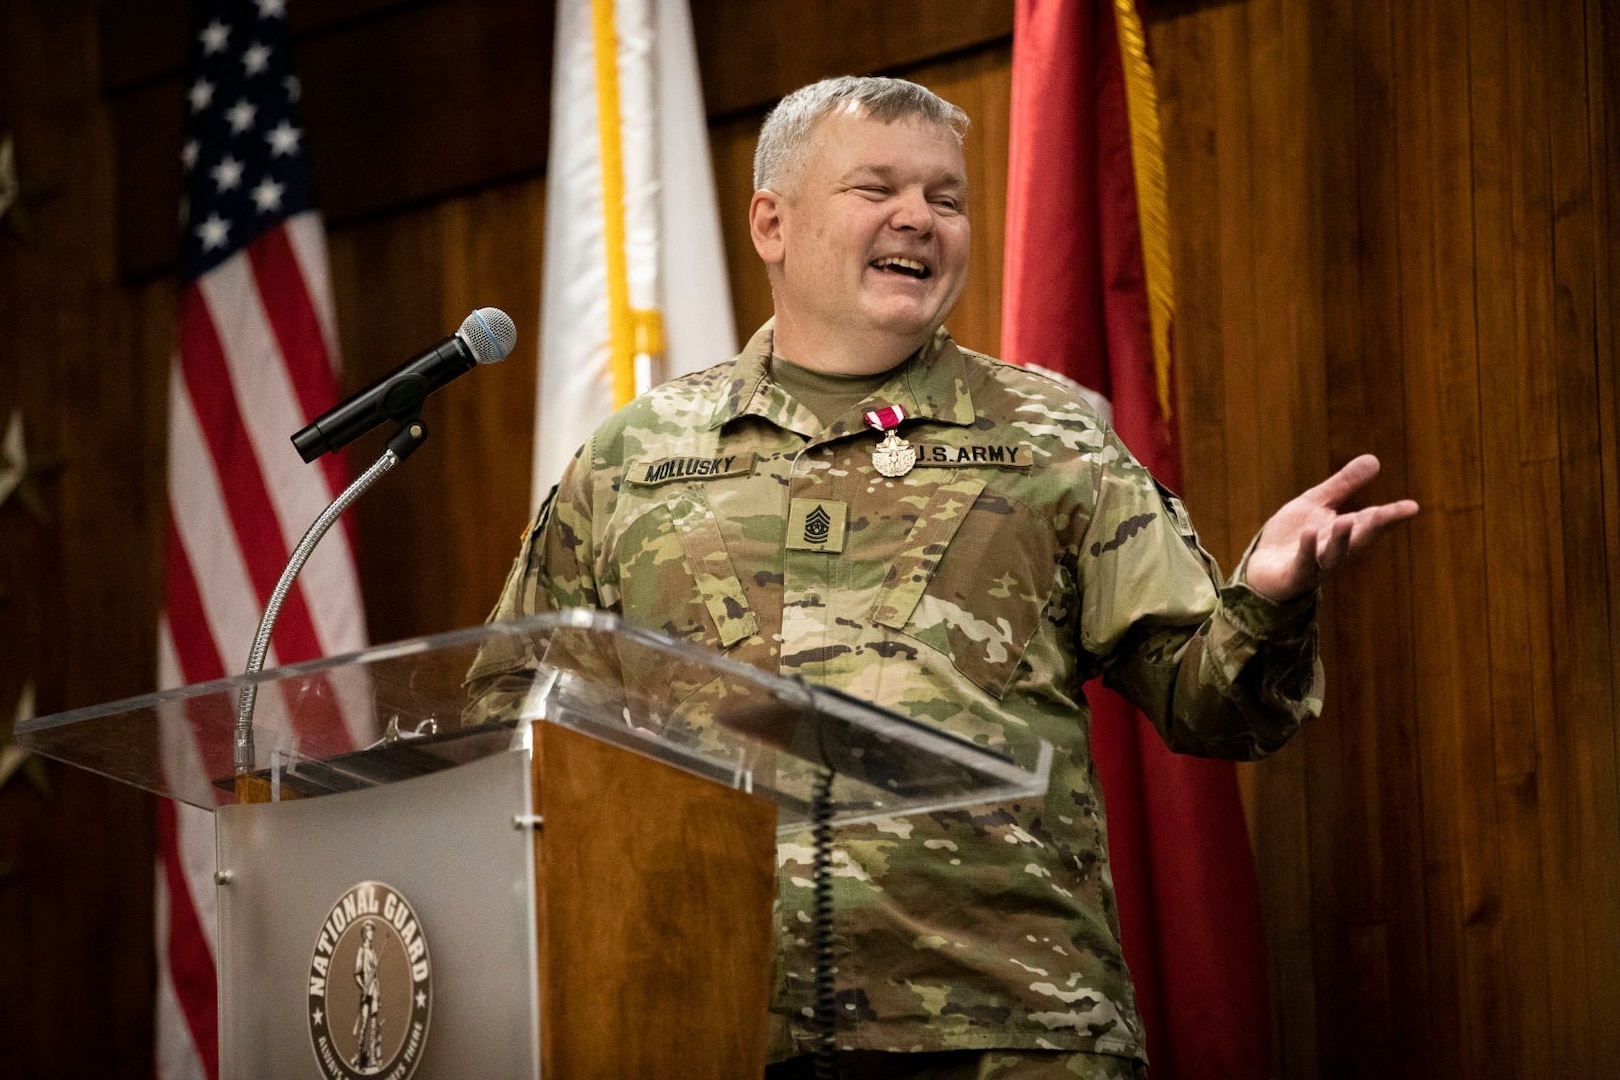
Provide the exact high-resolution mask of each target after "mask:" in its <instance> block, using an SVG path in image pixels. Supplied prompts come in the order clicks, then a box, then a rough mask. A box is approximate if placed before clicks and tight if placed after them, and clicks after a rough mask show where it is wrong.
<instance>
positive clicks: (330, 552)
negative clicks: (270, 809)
mask: <svg viewBox="0 0 1620 1080" xmlns="http://www.w3.org/2000/svg"><path fill="white" fill-rule="evenodd" d="M194 16H195V17H194V23H195V25H194V28H193V37H192V40H191V47H190V56H191V58H190V66H189V68H188V75H187V85H186V111H187V122H186V141H185V148H184V151H183V155H182V156H183V161H184V165H185V195H184V198H183V200H182V212H181V223H182V229H183V236H182V241H181V256H180V291H179V318H178V325H177V328H176V335H175V337H176V342H177V345H176V349H175V354H174V359H173V364H172V366H171V369H170V375H169V402H170V404H169V409H170V413H169V474H168V488H169V515H170V516H169V530H168V536H169V539H168V567H167V575H168V581H167V593H166V612H165V614H164V616H163V617H162V618H161V620H160V624H159V677H160V679H161V680H162V683H163V685H164V686H177V685H180V684H182V683H195V682H201V681H204V680H208V679H216V678H221V677H224V676H226V675H231V674H236V673H239V672H240V671H241V670H242V668H243V667H244V666H245V664H246V662H247V656H248V651H249V648H250V647H251V645H252V642H253V637H254V632H255V629H256V627H257V624H258V619H259V615H260V613H261V612H262V611H263V609H264V605H265V602H266V601H267V600H268V599H269V596H270V593H271V591H272V590H273V589H274V587H275V584H276V581H277V579H278V578H279V576H280V574H281V571H282V568H283V567H284V566H285V564H286V562H287V559H288V556H289V554H290V553H291V552H292V550H293V548H294V547H295V546H296V545H297V543H298V540H299V538H300V537H301V536H302V535H303V533H304V531H305V530H306V529H307V528H308V526H309V525H310V523H311V522H313V521H314V520H315V518H316V517H317V516H319V514H320V513H321V511H322V510H323V509H324V508H325V507H326V505H327V503H329V502H330V501H331V500H332V499H333V498H334V497H335V496H336V495H337V494H338V493H339V492H340V491H342V489H343V487H344V485H345V484H346V477H345V475H344V466H343V464H342V462H341V461H340V460H338V459H337V458H335V457H331V456H329V457H327V458H324V459H322V466H321V467H320V468H314V469H312V468H309V467H306V466H305V465H304V464H303V463H302V462H301V461H300V460H299V457H298V454H297V452H296V451H295V450H294V449H293V447H292V444H291V443H290V442H289V441H288V436H289V435H290V434H291V433H292V432H294V431H296V430H298V429H299V428H301V427H303V426H304V424H305V423H306V422H307V421H308V420H309V419H310V418H311V417H314V416H317V415H319V414H320V413H321V412H322V411H324V410H325V409H326V408H328V407H329V406H331V405H332V404H333V403H334V402H335V401H336V400H337V396H338V382H337V375H336V372H337V366H338V363H337V362H338V350H337V334H336V330H335V326H334V323H333V317H332V299H331V286H330V282H329V279H328V276H327V264H326V247H325V237H324V234H323V232H322V228H321V223H320V219H319V216H318V215H317V214H316V212H315V208H314V202H313V200H312V197H311V189H310V174H309V162H308V155H307V145H306V140H305V137H304V129H303V125H302V123H301V121H300V119H299V111H298V97H299V87H298V82H297V80H296V78H295V77H294V76H293V72H292V64H291V57H290V55H289V49H288V45H289V41H290V35H289V34H288V32H287V13H286V0H199V2H198V3H197V4H196V5H195V13H194ZM351 539H352V538H351V536H350V535H349V533H348V532H347V531H346V530H344V529H334V530H333V531H332V532H331V533H330V534H328V535H327V537H326V539H325V540H324V541H323V542H322V544H321V546H320V547H319V548H318V549H317V550H316V552H315V555H314V556H313V557H312V558H311V559H310V561H309V563H308V565H307V566H306V567H305V569H304V571H303V573H302V575H301V577H300V579H299V581H300V584H299V586H298V587H297V588H296V589H294V591H293V592H292V593H291V595H289V596H288V598H287V601H286V604H285V606H284V608H283V611H282V615H281V618H280V620H279V622H278V623H277V629H276V636H275V640H274V644H273V648H272V651H271V654H270V656H269V657H268V658H267V664H268V665H273V664H278V663H290V662H294V661H298V660H307V659H312V658H315V657H318V656H323V655H330V654H332V653H336V652H343V651H348V650H351V649H356V648H359V647H361V646H362V645H363V644H364V641H365V626H364V614H363V611H362V608H361V604H360V592H359V583H358V578H357V575H356V573H355V569H354V557H353V549H352V543H351ZM216 743H217V744H218V746H219V747H220V748H221V749H223V750H224V752H223V753H221V752H220V751H219V750H217V749H214V748H213V746H214V745H215V744H216ZM228 747H229V740H228V738H227V739H225V740H224V741H223V742H218V740H214V741H197V740H193V739H191V738H190V737H189V734H188V733H184V732H182V733H179V734H178V735H177V734H176V733H174V732H169V733H166V734H165V737H164V754H165V767H166V768H167V769H169V770H171V773H173V774H175V775H181V774H183V775H188V776H197V775H204V774H205V775H208V776H215V777H218V776H228V775H230V773H231V771H232V766H231V761H230V757H229V751H228ZM159 846H160V851H159V856H160V857H159V866H158V873H157V919H158V926H157V941H158V963H159V979H158V1001H157V1016H158V1019H157V1026H158V1031H157V1046H158V1075H159V1076H160V1077H163V1078H164V1080H171V1078H178V1077H205V1076H206V1077H214V1076H217V1075H218V1073H219V1046H218V1016H217V1012H216V1007H215V986H216V980H215V974H216V968H215V962H214V957H215V956H216V955H217V950H216V943H217V942H216V929H215V923H216V919H215V914H216V913H215V893H214V890H215V886H214V882H213V870H214V824H213V816H212V815H211V814H208V813H205V812H203V811H199V810H196V809H194V808H192V807H189V806H184V805H177V804H169V803H165V804H163V806H162V807H161V809H160V817H159Z"/></svg>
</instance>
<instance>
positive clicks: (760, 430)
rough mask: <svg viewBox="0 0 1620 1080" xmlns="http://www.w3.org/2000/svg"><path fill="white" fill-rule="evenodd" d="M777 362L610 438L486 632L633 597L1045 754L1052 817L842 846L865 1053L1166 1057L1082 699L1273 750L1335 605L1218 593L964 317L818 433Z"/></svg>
mask: <svg viewBox="0 0 1620 1080" xmlns="http://www.w3.org/2000/svg"><path fill="white" fill-rule="evenodd" d="M770 350H771V334H770V326H769V324H767V326H766V327H765V328H763V329H762V330H761V331H760V332H759V333H758V334H756V335H755V337H754V338H753V340H751V341H750V342H749V344H748V346H747V348H746V349H745V350H744V352H743V353H742V354H741V355H739V356H738V357H736V358H735V359H734V360H732V361H731V362H729V363H725V364H721V365H718V366H716V367H713V368H710V369H708V370H707V371H703V372H700V373H697V374H694V375H690V376H687V377H684V378H681V379H678V380H675V381H673V382H670V383H667V384H665V385H663V386H660V387H658V388H656V389H654V390H653V391H651V392H650V393H648V394H646V395H644V396H643V397H641V398H639V399H638V400H636V401H635V402H633V403H631V404H630V405H629V406H627V407H625V408H624V409H622V410H620V411H619V412H618V413H617V414H616V415H615V416H613V417H612V418H611V419H610V420H609V421H608V422H607V423H606V424H604V425H603V426H602V427H601V428H600V429H599V430H598V431H597V433H596V434H595V436H594V437H593V438H592V439H591V441H590V442H589V443H588V444H587V445H586V446H585V447H584V448H582V449H581V451H580V453H579V454H578V455H577V456H576V457H575V459H574V461H573V463H572V464H571V465H570V467H569V469H568V470H567V471H566V472H565V474H564V476H563V479H562V482H561V484H560V487H559V489H558V490H557V491H556V492H554V494H553V497H552V498H551V499H550V500H548V503H547V506H546V508H545V509H543V510H542V511H541V514H540V516H539V518H538V519H537V521H536V522H535V525H534V527H533V528H531V530H530V532H529V533H528V535H527V536H526V539H525V542H524V547H523V551H522V552H521V553H520V555H519V558H518V560H517V563H516V565H515V566H514V568H513V571H512V574H511V576H510V578H509V579H508V581H507V585H506V589H505V591H504V593H503V595H502V598H501V600H500V602H499V604H498V605H497V607H496V610H495V613H494V616H492V617H495V618H501V617H513V616H520V615H527V614H533V613H535V612H539V611H546V610H554V609H560V608H565V607H574V606H584V607H594V608H602V609H606V610H610V611H616V612H620V613H622V614H623V615H624V616H625V617H626V618H628V619H630V620H633V621H636V622H639V623H641V624H644V625H647V626H650V627H654V628H660V629H663V630H665V631H667V632H669V633H670V634H673V635H675V636H676V637H679V638H683V639H688V640H692V641H698V642H702V643H705V644H707V645H709V646H712V647H713V648H715V649H718V650H722V651H724V652H726V653H727V654H729V655H731V656H733V657H735V658H738V659H740V660H743V661H746V662H748V663H752V664H755V665H757V666H759V667H761V668H764V669H767V670H770V671H778V672H781V673H784V674H791V675H797V676H800V677H802V678H804V679H805V680H808V681H810V682H814V683H819V684H824V685H829V686H833V687H836V688H838V689H840V690H844V691H847V692H849V693H852V694H855V695H857V696H860V697H862V698H864V699H866V700H870V701H874V702H876V703H878V704H881V705H883V706H886V707H888V708H890V709H894V710H897V711H899V712H901V713H904V714H906V715H908V716H910V717H912V718H914V719H917V720H920V721H924V722H927V723H930V724H935V725H938V726H939V727H941V728H944V729H946V730H948V731H951V732H955V733H957V734H958V735H961V736H963V737H966V738H969V739H972V740H974V741H977V742H979V743H982V744H985V745H989V746H993V747H998V748H1001V749H1004V750H1006V751H1008V752H1010V753H1012V754H1013V755H1014V756H1015V757H1019V758H1021V759H1023V760H1026V761H1028V760H1033V755H1032V752H1031V746H1032V745H1033V743H1034V741H1035V740H1037V739H1040V738H1045V739H1048V740H1050V741H1051V742H1052V743H1053V745H1054V746H1055V747H1056V750H1057V752H1056V756H1055V761H1054V764H1053V769H1052V777H1051V787H1050V789H1049V792H1048V794H1047V796H1046V798H1045V800H1044V801H1041V800H1034V801H1029V802H1022V803H1017V804H1006V805H997V806H987V807H982V808H979V809H976V810H973V811H954V812H948V813H940V814H934V815H927V816H922V817H910V818H905V819H897V820H892V821H888V822H885V823H882V824H879V825H865V826H854V827H850V828H847V829H844V830H841V831H840V833H839V835H838V839H837V850H836V852H835V856H834V875H835V888H836V892H835V901H836V908H837V922H836V925H837V930H838V937H839V960H838V973H837V982H838V990H839V1006H840V1008H839V1020H840V1032H839V1042H840V1043H841V1044H842V1045H844V1046H847V1047H854V1048H862V1049H873V1050H883V1049H898V1050H940V1049H981V1048H993V1047H1020V1048H1026V1049H1039V1048H1050V1049H1060V1050H1075V1051H1089V1052H1095V1053H1105V1054H1114V1055H1119V1056H1122V1057H1135V1058H1141V1059H1144V1060H1145V1052H1144V1049H1143V1046H1144V1042H1143V1035H1142V1031H1141V1023H1140V1020H1139V1019H1138V1017H1137V1013H1136V1008H1135V1004H1134V999H1133V995H1132V990H1131V984H1130V979H1129V975H1128V974H1127V972H1126V969H1125V965H1124V961H1123V959H1122V957H1121V953H1120V947H1119V927H1118V922H1117V918H1116V911H1115V901H1114V893H1113V884H1112V880H1111V878H1110V875H1109V870H1108V857H1107V848H1106V842H1105V832H1104V818H1103V802H1102V795H1101V792H1100V791H1099V790H1098V787H1097V775H1096V771H1095V769H1094V768H1093V765H1092V760H1091V755H1090V745H1089V730H1090V719H1091V716H1090V711H1089V709H1088V708H1087V705H1086V702H1085V699H1084V697H1083V695H1082V693H1081V689H1080V688H1081V684H1082V683H1084V682H1085V681H1087V680H1088V679H1091V678H1092V677H1094V676H1097V675H1099V674H1100V675H1102V676H1103V677H1104V679H1105V680H1106V681H1107V682H1108V683H1109V684H1110V685H1112V686H1113V687H1115V688H1116V689H1119V690H1121V691H1122V692H1124V693H1125V694H1126V695H1127V696H1128V697H1130V698H1131V699H1132V700H1133V701H1135V702H1136V703H1137V704H1138V705H1139V706H1140V707H1141V708H1142V709H1143V710H1144V711H1145V712H1146V714H1147V715H1148V716H1149V717H1150V718H1151V719H1152V720H1153V722H1154V723H1155V725H1156V726H1157V727H1158V729H1159V731H1160V732H1161V734H1162V735H1163V737H1164V739H1165V740H1166V742H1167V743H1168V744H1169V745H1170V746H1171V747H1172V748H1173V749H1176V750H1181V751H1187V752H1191V753H1195V754H1201V755H1211V756H1221V757H1230V758H1252V757H1256V756H1258V755H1260V754H1263V753H1266V752H1268V751H1270V750H1272V749H1275V748H1276V747H1278V746H1280V745H1281V744H1282V743H1283V742H1284V741H1285V740H1286V739H1287V738H1288V737H1289V736H1290V735H1291V734H1292V733H1293V731H1294V730H1295V729H1296V728H1297V727H1298V725H1299V724H1300V723H1301V722H1302V721H1303V720H1304V719H1305V718H1306V717H1307V715H1310V714H1314V713H1315V712H1317V711H1318V710H1319V707H1320V695H1321V689H1320V668H1319V666H1318V665H1317V663H1316V646H1315V628H1314V603H1315V602H1314V597H1311V598H1306V599H1305V600H1303V601H1296V602H1294V603H1292V604H1288V605H1274V604H1271V603H1269V602H1266V601H1264V600H1262V599H1261V598H1260V597H1258V596H1257V595H1256V594H1255V593H1253V592H1251V591H1250V590H1249V589H1248V588H1247V587H1246V586H1244V585H1242V584H1237V583H1234V584H1228V585H1226V586H1224V587H1221V586H1220V585H1219V583H1218V579H1217V574H1218V571H1217V569H1216V567H1215V565H1214V563H1213V562H1212V561H1211V560H1210V558H1209V557H1208V556H1207V555H1206V554H1205V553H1204V552H1203V551H1202V549H1201V548H1200V547H1199V546H1198V543H1197V540H1196V538H1195V537H1194V535H1193V532H1192V529H1191V527H1190V525H1189V524H1188V522H1187V518H1186V515H1185V512H1184V511H1183V510H1182V508H1181V505H1180V503H1179V501H1177V500H1176V499H1175V498H1174V497H1173V496H1170V495H1169V493H1168V492H1166V491H1165V490H1164V489H1162V488H1160V487H1158V486H1157V485H1156V484H1155V482H1154V480H1153V479H1152V477H1150V476H1149V475H1148V474H1147V472H1146V471H1145V470H1144V469H1143V468H1142V467H1141V466H1140V465H1139V464H1138V463H1137V462H1136V461H1135V460H1134V459H1133V458H1132V457H1131V455H1130V454H1129V453H1128V452H1127V451H1126V450H1125V448H1124V446H1123V445H1122V444H1121V443H1120V442H1119V440H1118V438H1117V437H1116V436H1115V435H1114V433H1113V432H1112V431H1111V430H1110V429H1109V428H1108V427H1106V426H1105V425H1104V424H1103V423H1102V421H1100V420H1099V419H1098V417H1097V415H1096V413H1095V412H1094V411H1093V410H1092V409H1091V407H1090V406H1088V405H1087V404H1086V403H1085V402H1084V401H1083V400H1082V399H1081V398H1080V397H1079V396H1078V395H1077V394H1075V393H1074V392H1072V391H1071V390H1070V389H1068V388H1066V387H1065V386H1062V385H1060V384H1059V383H1058V382H1056V381H1054V380H1053V379H1050V378H1048V377H1046V376H1043V375H1041V374H1038V373H1036V372H1032V371H1030V370H1027V369H1024V368H1021V367H1016V366H1012V365H1008V364H1003V363H1001V362H999V361H996V360H992V359H990V358H988V357H985V356H981V355H978V354H975V353H971V352H968V351H966V350H963V349H960V348H958V347H957V346H956V345H955V344H954V343H953V342H952V341H951V339H950V338H949V336H948V335H947V334H946V333H945V332H944V331H943V330H941V331H940V332H939V334H938V335H936V337H935V338H934V339H933V340H932V341H931V342H930V343H929V344H928V345H927V346H925V347H924V348H923V349H922V350H921V351H920V352H919V354H918V355H917V356H915V357H913V358H912V359H910V360H908V361H907V362H906V363H904V364H902V365H901V366H900V367H899V368H897V369H896V370H895V373H894V374H893V376H892V377H891V378H890V379H889V380H888V382H887V383H885V384H884V385H883V386H882V387H881V388H880V389H879V390H878V391H877V392H875V393H874V394H873V395H871V396H870V397H869V398H868V399H867V401H866V402H865V403H863V404H862V405H861V406H858V407H857V408H855V409H852V410H851V411H850V412H849V413H848V414H847V415H845V416H844V417H842V418H841V419H839V420H837V421H836V422H834V423H833V424H832V425H831V426H830V427H828V428H826V429H825V430H823V428H822V425H821V424H820V422H819V421H818V420H817V419H816V418H815V416H813V415H812V414H811V412H810V411H809V410H808V409H807V408H805V407H803V406H802V405H800V404H798V403H797V402H795V401H793V400H792V399H791V398H789V397H788V396H787V395H786V394H785V393H784V392H783V391H782V390H781V389H780V388H779V387H777V386H776V385H775V384H773V383H772V382H771V380H770V379H769V378H768V358H769V356H770ZM889 404H898V405H901V406H903V407H904V409H905V412H906V416H907V417H908V419H907V420H906V421H905V422H904V424H903V425H902V427H901V431H900V433H901V434H902V435H903V436H904V437H905V438H906V439H907V440H908V441H910V442H911V443H912V444H913V445H914V446H916V447H917V449H918V461H917V463H916V466H915V467H914V468H913V469H911V471H910V472H909V473H907V474H906V475H904V476H900V477H897V478H894V479H885V478H884V477H883V476H881V475H879V474H878V473H877V471H876V470H875V468H874V467H873V464H872V450H873V448H874V446H875V445H876V444H877V441H878V436H877V434H876V433H875V432H874V431H872V430H870V429H868V428H867V427H866V426H865V425H864V424H863V422H862V412H863V410H864V409H867V408H873V407H877V406H880V405H889ZM817 507H820V508H821V512H822V514H825V515H826V517H827V520H820V515H816V514H815V509H816V508H817ZM812 515H815V517H816V518H817V520H814V521H813V520H811V516H812ZM474 675H475V679H474V685H475V687H476V685H477V684H478V682H479V681H482V680H489V679H494V678H496V677H498V675H499V672H497V671H489V670H484V671H477V670H475V673H474ZM691 689H692V688H690V687H686V688H682V687H673V688H672V693H673V694H674V696H676V697H679V696H680V694H681V693H684V692H689V691H690V690H691ZM810 859H811V849H810V847H809V843H808V840H806V841H805V842H804V843H803V844H795V843H783V844H782V845H781V846H780V847H779V866H780V872H779V878H780V905H779V909H778V917H779V919H778V923H777V929H778V934H777V939H778V955H777V958H776V962H777V979H776V984H777V992H776V1000H775V1001H774V1002H773V1007H772V1011H773V1015H774V1018H775V1021H776V1023H775V1030H776V1034H775V1037H774V1045H773V1047H772V1056H773V1058H781V1057H785V1056H788V1055H790V1054H793V1053H803V1052H807V1051H808V1050H809V1049H810V1047H811V1034H810V1029H809V1021H808V1019H807V1017H808V1016H809V1014H810V1004H811V998H812V996H811V985H810V984H811V978H810V973H811V957H810V948H809V936H810V935H809V928H810V924H809V915H808V912H809V911H810V910H811V889H810V882H809V880H808V879H809V867H810Z"/></svg>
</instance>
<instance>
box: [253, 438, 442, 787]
mask: <svg viewBox="0 0 1620 1080" xmlns="http://www.w3.org/2000/svg"><path fill="white" fill-rule="evenodd" d="M427 434H428V432H427V425H426V424H424V423H423V422H422V418H421V416H420V415H416V416H409V417H404V418H402V419H401V420H400V421H399V430H398V431H396V432H394V436H393V438H391V439H389V440H388V446H387V448H386V449H385V450H383V452H382V456H381V457H379V458H378V459H377V460H376V461H375V462H373V463H372V466H371V468H369V469H367V470H366V471H365V472H363V473H361V474H360V476H359V477H358V478H357V479H356V480H355V481H354V482H353V483H352V484H350V485H349V486H348V487H347V488H345V489H344V490H343V494H341V495H339V496H338V497H337V498H336V499H333V500H332V502H331V504H330V505H329V506H327V508H326V509H325V510H323V511H322V512H321V515H320V517H318V518H316V519H315V523H314V524H313V525H311V526H310V527H309V529H308V531H307V532H305V533H304V538H303V539H302V540H300V541H298V546H297V547H296V548H294V549H293V553H292V558H290V559H288V560H287V567H286V569H284V570H283V571H282V572H281V579H280V580H279V581H277V582H276V587H275V590H274V591H272V592H271V594H270V601H269V603H267V604H265V606H264V615H263V616H261V617H260V619H259V632H258V633H257V634H255V635H254V638H253V651H252V652H250V653H249V654H248V662H247V670H246V671H244V672H243V674H244V675H245V676H246V677H247V678H248V679H249V680H250V681H249V682H248V683H247V685H245V686H243V687H242V695H241V697H240V698H238V699H237V704H236V734H235V737H234V739H233V740H232V759H233V761H234V762H235V765H236V775H237V776H238V777H243V776H246V775H248V774H249V773H251V772H252V771H253V766H254V761H255V757H254V752H253V706H254V704H255V702H257V700H258V697H259V684H258V683H257V682H253V681H251V680H252V678H253V676H255V675H257V674H258V673H259V672H260V671H262V670H264V658H265V655H266V654H267V653H268V652H269V651H270V632H271V631H272V630H273V629H275V625H276V618H277V616H279V615H280V614H281V605H282V604H283V603H285V602H286V599H287V594H288V593H289V592H291V591H292V585H293V581H294V580H295V579H296V578H297V577H298V572H299V571H300V570H302V569H303V568H304V564H305V563H306V562H308V561H309V557H310V555H312V554H313V553H314V551H315V545H316V544H319V543H320V542H321V538H322V537H323V536H325V535H326V533H327V531H328V530H329V529H331V528H332V526H333V525H334V524H336V522H337V519H338V518H340V517H342V516H343V511H345V510H347V509H348V508H349V506H350V505H351V504H352V503H353V502H354V501H355V500H356V499H358V498H359V497H360V496H361V495H364V494H365V493H366V490H367V489H368V488H370V487H371V485H373V484H375V483H376V482H377V481H378V480H380V479H381V478H382V475H383V473H386V472H387V471H388V470H389V469H392V468H393V467H394V466H395V465H398V464H399V463H400V462H402V461H404V460H405V459H406V458H408V457H410V456H411V455H412V454H413V453H415V452H416V449H417V447H419V446H421V445H422V443H424V442H426V441H427Z"/></svg>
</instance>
